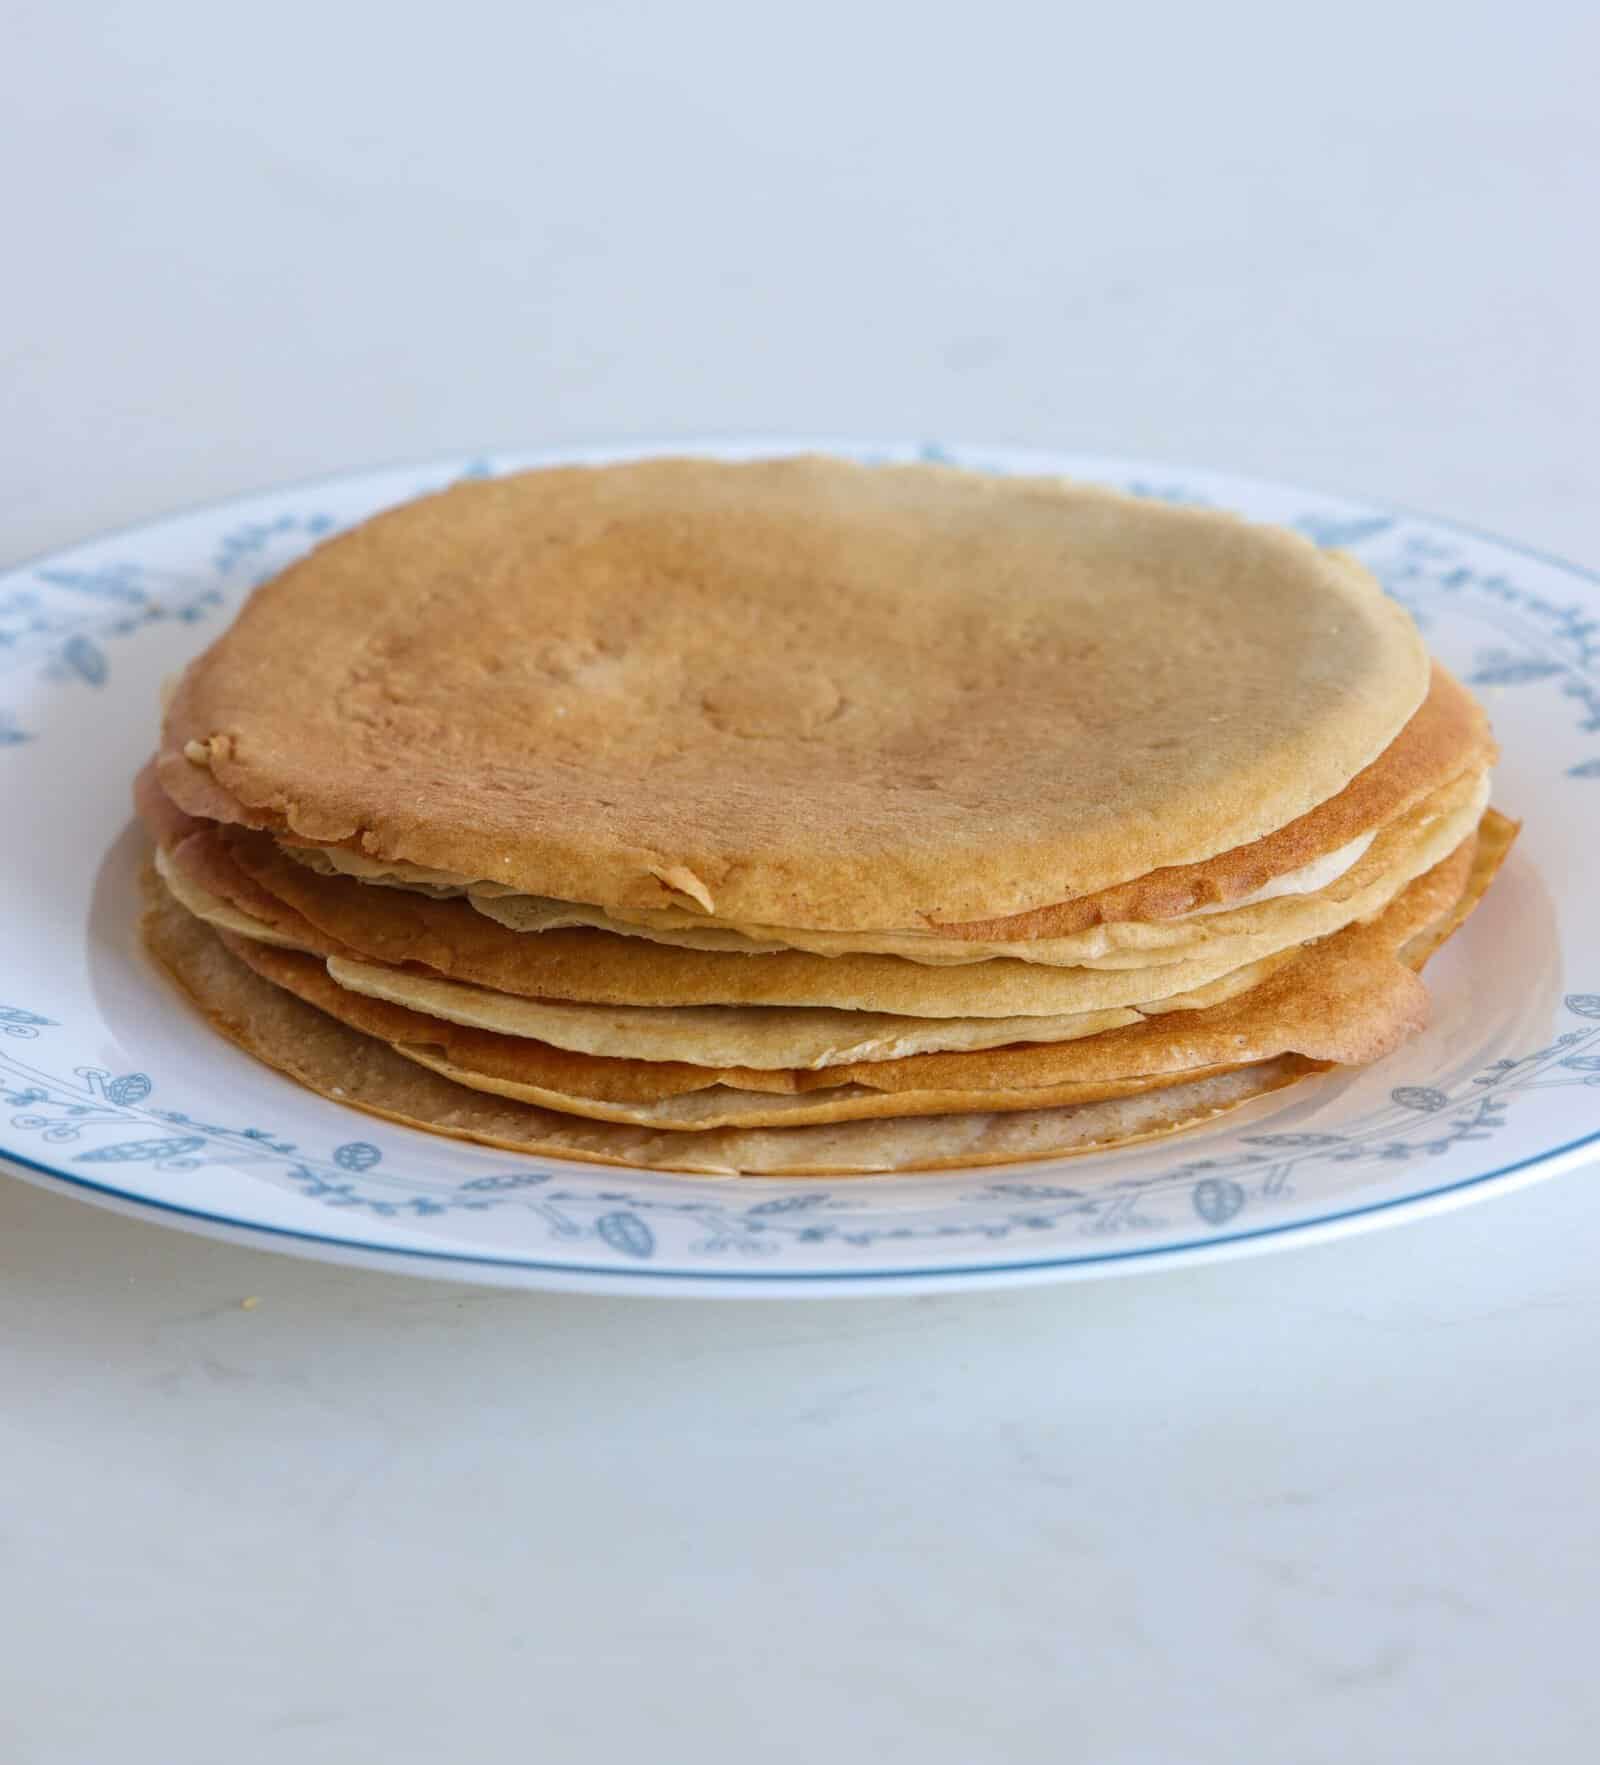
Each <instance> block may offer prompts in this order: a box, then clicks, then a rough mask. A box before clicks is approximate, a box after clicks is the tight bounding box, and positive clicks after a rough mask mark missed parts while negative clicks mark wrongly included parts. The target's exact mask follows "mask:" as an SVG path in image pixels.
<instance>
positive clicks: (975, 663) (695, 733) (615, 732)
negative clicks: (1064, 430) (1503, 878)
mask: <svg viewBox="0 0 1600 1765" xmlns="http://www.w3.org/2000/svg"><path fill="white" fill-rule="evenodd" d="M1428 687H1429V666H1428V662H1427V658H1426V655H1425V653H1424V651H1423V648H1422V644H1421V642H1420V639H1419V638H1418V636H1417V634H1416V631H1415V629H1414V628H1413V626H1412V625H1411V622H1410V620H1409V619H1408V618H1407V616H1406V615H1405V613H1404V612H1403V610H1402V609H1400V608H1399V607H1398V606H1397V605H1396V604H1395V603H1393V602H1392V601H1390V600H1388V599H1387V598H1386V597H1385V596H1384V594H1383V593H1382V591H1381V589H1380V588H1379V586H1378V585H1377V583H1376V582H1375V581H1373V579H1372V578H1371V577H1370V576H1368V575H1367V574H1366V572H1365V571H1363V570H1362V569H1361V568H1360V567H1359V566H1358V565H1357V564H1355V563H1354V562H1353V561H1352V560H1350V559H1348V558H1345V557H1343V556H1341V555H1339V554H1332V553H1325V552H1320V551H1318V550H1317V549H1316V548H1315V547H1314V546H1312V545H1310V544H1309V543H1308V542H1307V541H1305V540H1303V539H1301V538H1298V537H1297V536H1295V535H1293V534H1291V533H1288V532H1286V531H1284V530H1281V529H1275V528H1268V527H1261V526H1255V525H1251V524H1249V523H1247V522H1243V521H1240V520H1238V519H1235V518H1233V517H1229V516H1224V515H1220V514H1216V513H1212V512H1209V511H1201V510H1195V509H1188V508H1175V507H1169V506H1166V505H1161V504H1157V503H1153V502H1148V501H1139V500H1137V499H1134V498H1129V497H1124V496H1120V495H1117V494H1114V493H1111V492H1108V491H1103V490H1098V489H1093V488H1086V487H1082V486H1075V485H1070V484H1067V483H1064V482H1062V481H1059V480H1053V479H1020V478H990V477H985V476H981V475H978V474H973V473H965V472H957V471H950V470H945V469H941V468H933V467H873V468H865V467H859V466H854V465H850V464H847V463H844V462H841V461H836V460H824V459H799V460H768V461H760V462H753V463H749V464H744V465H727V464H720V463H715V462H708V461H696V460H654V461H647V462H641V463H638V464H634V465H627V466H614V467H608V468H604V469H590V468H573V469H562V470H555V471H542V472H534V473H526V474H522V475H518V476H515V477H510V478H505V479H497V480H490V481H483V482H475V483H470V484H461V485H457V486H455V487H452V488H451V489H450V490H447V491H445V492H442V493H440V494H439V495H437V496H434V497H429V498H424V499H422V500H420V501H418V502H415V503H411V504H408V505H406V506H405V507H403V508H400V509H396V510H392V511H390V512H388V513H386V514H383V515H380V516H378V517H376V518H375V519H374V520H371V521H368V522H366V523H364V524H363V525H361V526H360V527H358V528H356V529H354V530H352V531H351V532H349V533H346V534H344V535H342V536H340V537H338V538H336V539H333V540H331V541H329V542H327V543H326V544H324V545H323V546H321V547H319V548H318V549H317V550H316V551H315V552H313V553H312V554H311V555H310V556H309V557H308V558H306V559H305V560H303V561H302V562H300V563H298V564H296V565H294V566H292V567H291V568H290V569H289V570H287V571H286V572H284V573H283V574H282V575H281V576H279V577H278V578H276V579H275V580H274V581H272V582H270V583H268V584H267V585H265V586H264V587H263V588H261V589H259V590H258V591H257V592H256V593H255V594H254V595H253V596H252V597H251V599H250V601H249V603H248V604H247V606H246V607H245V608H244V610H243V612H242V613H241V614H240V616H239V618H238V619H237V620H236V621H235V623H234V625H233V626H232V628H231V629H230V630H229V631H228V632H226V633H225V634H224V635H223V636H222V637H221V638H220V639H219V640H218V641H217V642H216V643H215V644H214V645H213V646H212V647H211V649H210V650H209V651H208V652H207V653H206V654H205V655H204V656H203V657H202V658H201V659H200V660H199V661H198V662H197V663H195V664H194V665H193V666H192V667H191V668H190V669H189V670H188V672H187V673H186V675H185V676H184V679H183V680H182V682H181V683H180V685H179V687H178V690H177V692H176V693H175V695H174V697H173V700H172V704H171V706H170V708H169V711H168V713H167V717H166V720H165V725H164V731H163V738H162V745H161V754H160V760H159V766H160V776H161V780H162V783H163V785H164V787H165V788H166V790H167V791H168V792H169V794H170V795H171V796H172V797H173V798H174V800H175V801H176V802H177V803H178V804H179V806H180V807H182V808H184V809H186V810H188V811H189V812H191V813H194V814H197V815H202V816H205V817H207V818H210V819H215V820H219V821H235V822H247V823H251V824H254V825H258V826H261V827H264V828H268V829H271V830H274V831H277V832H280V833H285V834H288V835H291V836H295V837H299V838H302V839H306V840H310V841H312V842H313V843H316V844H319V845H341V844H348V845H349V846H351V848H352V849H354V850H357V851H359V852H362V853H365V854H366V855H368V856H370V857H374V858H377V859H380V860H384V861H392V860H393V861H406V862H412V863H417V864H421V865H424V866H429V867H433V868H437V869H440V870H443V871H446V872H449V873H452V874H456V875H461V876H465V877H468V878H471V879H473V880H475V881H485V882H491V883H495V884H499V885H502V886H506V887H510V888H513V889H516V890H518V891H520V892H523V893H527V894H534V895H540V896H547V897H552V898H556V899H561V900H567V901H580V902H590V903H594V904H596V905H598V906H601V907H605V908H608V909H613V910H617V911H632V910H637V909H641V908H642V909H651V908H656V907H663V906H674V905H686V906H688V907H691V908H693V909H695V910H698V911H700V912H702V913H705V914H708V915H713V916H715V917H717V918H718V919H720V920H724V921H727V922H730V923H736V924H749V925H771V926H785V927H794V928H802V929H814V930H832V931H876V930H880V929H894V928H901V927H908V926H917V925H921V924H925V923H928V922H938V921H944V922H950V921H958V922H978V921H987V920H992V919H995V918H1006V917H1010V916H1013V915H1015V914H1018V913H1024V912H1031V911H1034V910H1038V909H1043V908H1049V907H1052V906H1055V905H1057V904H1060V903H1062V902H1065V901H1068V900H1070V899H1072V898H1074V897H1078V896H1083V895H1086V894H1090V893H1094V892H1096V891H1099V890H1103V889H1106V888H1109V887H1113V886H1116V885H1121V884H1125V883H1128V882H1129V881H1131V880H1132V879H1134V878H1139V877H1144V876H1146V875H1148V874H1150V873H1152V872H1155V871H1158V870H1162V869H1170V868H1173V867H1177V866H1184V865H1190V864H1196V863H1200V862H1204V861H1206V860H1209V859H1212V858H1215V857H1216V856H1217V855H1218V854H1221V853H1224V852H1228V851H1231V850H1234V849H1236V848H1239V847H1242V846H1245V845H1248V844H1249V843H1251V842H1253V841H1256V840H1259V839H1262V838H1264V837H1266V836H1268V835H1271V834H1273V833H1275V832H1277V831H1278V830H1280V829H1283V828H1285V827H1286V826H1288V825H1289V824H1292V823H1294V822H1295V821H1296V820H1298V819H1299V818H1301V817H1304V816H1306V815H1308V814H1310V813H1311V812H1312V811H1314V810H1316V809H1317V808H1318V806H1319V805H1321V804H1324V803H1326V802H1328V801H1329V800H1330V799H1332V798H1334V797H1336V796H1337V795H1338V794H1339V793H1340V792H1342V791H1343V790H1345V789H1346V787H1347V786H1349V785H1350V783H1351V781H1352V780H1353V779H1354V778H1355V777H1356V776H1357V775H1358V774H1359V773H1361V772H1362V771H1363V770H1364V769H1365V768H1367V767H1368V766H1370V765H1371V764H1372V763H1373V762H1374V761H1375V760H1376V759H1377V758H1378V756H1380V755H1381V754H1382V753H1383V752H1384V750H1385V749H1386V748H1388V747H1389V745H1390V744H1391V743H1392V742H1393V741H1394V739H1395V738H1396V736H1398V735H1399V734H1400V732H1401V730H1402V729H1403V728H1404V726H1405V725H1406V723H1407V722H1408V720H1409V719H1410V718H1411V717H1412V716H1413V714H1414V713H1415V712H1416V711H1417V710H1418V708H1419V706H1420V705H1421V704H1422V702H1423V700H1424V697H1425V695H1426V694H1427V691H1428Z"/></svg>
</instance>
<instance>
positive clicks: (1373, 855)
mask: <svg viewBox="0 0 1600 1765" xmlns="http://www.w3.org/2000/svg"><path fill="white" fill-rule="evenodd" d="M1488 800H1489V779H1488V775H1487V774H1486V773H1482V772H1469V773H1464V774H1463V775H1462V776H1460V777H1459V778H1457V779H1455V780H1453V781H1452V782H1451V783H1450V784H1448V785H1446V786H1444V787H1443V788H1442V789H1440V790H1438V791H1436V792H1434V793H1433V794H1432V795H1431V796H1429V797H1426V798H1424V799H1423V801H1422V802H1420V803H1418V804H1416V805H1415V806H1414V807H1412V808H1411V809H1409V810H1407V811H1406V813H1405V814H1403V815H1401V816H1398V817H1397V818H1396V819H1395V820H1394V821H1392V822H1391V823H1390V824H1389V825H1388V826H1386V827H1384V828H1382V829H1380V830H1379V832H1378V833H1377V835H1376V837H1374V838H1373V840H1372V842H1371V844H1370V845H1369V846H1367V847H1366V848H1365V850H1364V851H1362V852H1361V853H1360V854H1359V856H1357V857H1356V859H1355V861H1354V862H1353V863H1352V864H1351V865H1350V867H1349V868H1348V869H1347V870H1344V871H1342V872H1341V873H1340V874H1339V875H1338V876H1336V877H1335V878H1334V879H1333V881H1331V882H1329V883H1327V884H1326V885H1324V886H1323V887H1322V888H1320V889H1317V890H1316V891H1315V892H1313V893H1309V894H1286V895H1279V896H1275V897H1273V898H1271V899H1269V900H1265V901H1261V902H1259V903H1257V904H1254V905H1248V906H1235V907H1229V908H1226V909H1222V910H1220V911H1217V912H1215V913H1199V914H1190V915H1187V916H1185V917H1182V918H1174V919H1158V920H1116V921H1112V922H1110V923H1106V924H1101V925H1095V926H1091V927H1089V928H1088V929H1086V930H1084V931H1079V932H1072V933H1069V934H1067V935H1065V936H1063V937H1059V938H1045V937H1040V938H1032V939H1028V940H1026V941H1021V940H1013V939H1002V940H997V941H993V942H985V941H982V940H979V939H968V938H960V939H955V938H949V937H947V936H945V935H944V934H943V933H941V932H935V931H926V932H922V931H910V932H903V931H902V932H893V931H879V932H869V933H860V932H828V931H822V932H811V931H796V930H792V929H788V928H784V929H779V928H775V927H767V926H758V927H745V928H741V929H737V930H735V929H732V928H721V927H719V928H716V929H707V928H706V927H705V924H704V921H703V920H700V919H697V918H696V917H695V916H692V915H689V914H686V913H684V912H682V911H680V910H678V909H673V908H666V909H661V910H658V911H656V912H653V913H649V914H645V913H643V912H636V913H627V914H610V913H607V912H605V911H604V910H603V909H600V908H592V907H586V906H581V905H577V904H574V903H569V902H544V901H538V900H535V899H533V898H531V897H529V896H521V895H519V896H506V897H500V896H483V895H481V894H479V893H478V892H477V891H473V893H472V894H471V896H470V899H471V901H472V904H473V906H474V907H476V908H477V909H478V911H479V912H480V913H482V914H484V915H485V916H486V917H487V918H490V919H494V920H496V921H497V922H498V923H500V924H502V925H505V926H508V927H509V928H510V929H511V930H513V931H520V932H527V933H536V932H537V933H542V932H545V931H549V930H552V929H555V928H559V927H563V926H573V925H587V926H590V927H592V928H594V929H599V930H606V931H611V932H615V933H618V934H621V935H626V936H632V937H639V938H649V939H651V940H652V941H657V942H661V943H668V944H675V945H678V946H680V947H682V948H687V949H711V950H722V951H728V952H730V953H739V954H743V955H767V954H772V953H775V952H776V951H778V950H780V949H785V948H795V949H802V950H806V951H809V952H811V953H812V954H815V955H819V956H828V957H838V956H847V955H856V954H874V955H893V956H900V957H904V958H906V959H907V960H909V961H912V962H922V963H936V964H946V965H948V964H954V963H963V962H986V961H989V960H991V959H993V958H997V957H999V958H1006V959H1010V960H1021V961H1024V962H1032V963H1048V964H1050V965H1052V966H1055V967H1070V968H1140V967H1144V966H1147V965H1154V964H1170V963H1174V962H1181V961H1191V962H1192V961H1210V962H1212V963H1224V962H1225V963H1226V964H1227V965H1228V966H1234V967H1236V966H1238V965H1240V964H1242V963H1245V962H1253V961H1256V960H1259V959H1260V958H1261V957H1264V956H1271V955H1273V954H1275V953H1276V952H1277V951H1279V950H1286V949H1289V948H1290V947H1292V946H1293V945H1296V944H1301V943H1304V942H1305V941H1306V940H1307V939H1308V938H1315V937H1324V936H1326V935H1327V933H1329V932H1331V931H1337V930H1338V929H1339V927H1340V926H1342V925H1347V924H1349V923H1350V921H1351V920H1353V919H1358V918H1363V917H1366V916H1367V915H1369V914H1372V913H1375V912H1377V911H1378V910H1379V909H1380V908H1381V907H1382V906H1383V904H1384V903H1385V902H1386V901H1388V900H1390V899H1392V898H1393V896H1394V894H1395V893H1396V891H1397V890H1398V889H1399V888H1401V887H1403V886H1404V884H1405V883H1407V882H1409V881H1410V880H1411V878H1412V877H1414V876H1419V875H1420V874H1421V873H1422V872H1423V871H1424V870H1426V869H1427V868H1428V867H1429V866H1430V865H1432V864H1434V863H1436V862H1437V861H1438V859H1439V858H1440V857H1441V856H1442V855H1443V854H1444V853H1445V852H1447V851H1449V850H1450V849H1451V848H1452V847H1454V846H1455V845H1456V844H1458V843H1459V842H1460V840H1461V839H1462V838H1464V837H1465V835H1466V833H1467V832H1468V831H1469V830H1470V829H1471V828H1472V827H1473V826H1474V825H1475V824H1476V822H1477V820H1478V817H1479V816H1480V815H1481V814H1482V813H1483V810H1484V808H1485V807H1486V805H1487V803H1488ZM1220 972H1226V969H1225V968H1224V969H1222V970H1220Z"/></svg>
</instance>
